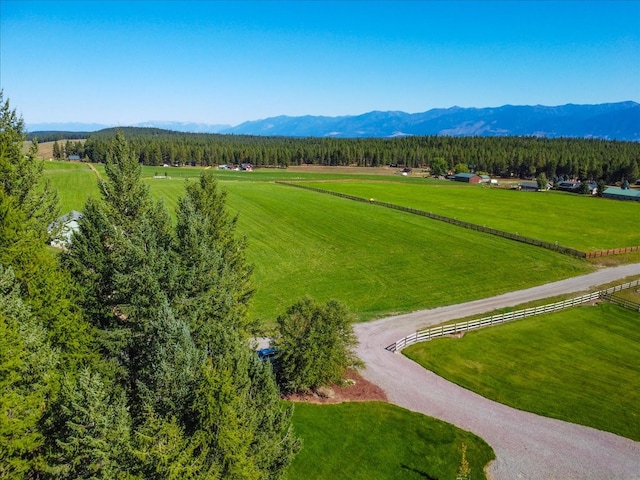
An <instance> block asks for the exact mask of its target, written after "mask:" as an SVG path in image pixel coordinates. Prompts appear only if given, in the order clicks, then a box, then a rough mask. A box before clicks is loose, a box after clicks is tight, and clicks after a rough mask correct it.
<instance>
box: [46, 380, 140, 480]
mask: <svg viewBox="0 0 640 480" xmlns="http://www.w3.org/2000/svg"><path fill="white" fill-rule="evenodd" d="M114 387H115V386H114V385H113V384H111V383H110V382H105V381H104V379H103V378H102V376H101V375H100V374H98V373H91V371H90V370H89V369H84V370H82V371H81V372H80V373H79V375H78V376H77V377H74V376H73V375H71V374H68V375H66V376H65V378H64V381H63V383H62V388H61V391H60V394H59V395H58V398H57V399H56V401H55V403H54V405H53V406H52V407H51V408H50V409H49V414H48V418H47V420H46V425H47V432H48V441H49V443H48V452H47V460H48V462H49V467H48V468H47V471H46V473H48V474H50V475H51V476H52V477H53V478H56V479H65V478H68V479H77V478H86V479H105V480H111V479H116V478H130V477H131V475H129V473H128V472H129V471H130V469H131V457H130V455H131V444H130V435H131V428H130V418H129V413H128V411H127V407H126V402H125V397H124V394H123V392H122V391H121V390H119V389H117V388H114Z"/></svg>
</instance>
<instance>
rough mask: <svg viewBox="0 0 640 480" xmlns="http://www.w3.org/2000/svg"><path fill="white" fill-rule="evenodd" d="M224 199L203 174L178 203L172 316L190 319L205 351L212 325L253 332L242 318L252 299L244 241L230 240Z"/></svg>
mask: <svg viewBox="0 0 640 480" xmlns="http://www.w3.org/2000/svg"><path fill="white" fill-rule="evenodd" d="M225 197H226V193H224V192H221V191H220V190H219V189H218V186H217V182H216V180H215V178H214V177H213V175H212V174H211V173H210V172H207V173H203V174H202V175H201V177H200V180H199V182H198V183H188V184H187V186H186V194H185V197H184V198H182V199H180V200H179V203H178V223H177V227H176V237H177V245H176V252H177V254H178V262H179V269H180V270H179V281H178V283H177V284H178V285H179V291H177V292H176V298H175V299H174V302H173V303H174V305H175V308H176V313H177V314H179V315H182V316H185V318H189V322H190V325H191V328H192V331H193V333H194V336H195V338H196V341H197V342H198V344H199V345H200V346H206V345H207V343H208V341H209V337H210V332H208V331H207V329H208V326H210V325H213V324H214V323H217V322H224V323H225V324H227V326H228V327H229V328H233V329H239V331H240V332H242V333H243V334H248V333H251V331H252V329H253V328H254V326H253V325H251V324H249V323H247V315H246V310H247V306H248V304H249V301H250V299H251V297H252V295H253V287H252V284H251V273H252V267H250V266H249V265H248V264H247V261H246V258H245V249H246V243H245V240H244V239H238V238H236V236H235V228H236V222H237V216H236V217H231V216H230V215H229V213H228V212H227V210H226V206H225Z"/></svg>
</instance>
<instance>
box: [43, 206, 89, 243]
mask: <svg viewBox="0 0 640 480" xmlns="http://www.w3.org/2000/svg"><path fill="white" fill-rule="evenodd" d="M81 218H82V214H81V213H80V212H77V211H75V210H73V211H71V212H69V213H67V214H66V215H63V216H61V217H60V218H58V219H57V220H56V221H55V222H52V223H50V224H49V226H48V227H47V231H48V232H49V233H51V232H52V231H53V230H55V229H58V228H59V229H60V231H59V232H58V234H57V236H56V238H54V239H53V240H52V241H51V246H52V247H58V248H66V247H67V246H68V245H69V244H70V243H71V236H72V235H73V232H77V231H78V230H79V229H80V224H79V221H80V219H81Z"/></svg>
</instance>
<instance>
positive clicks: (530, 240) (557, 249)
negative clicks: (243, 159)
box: [276, 180, 640, 258]
mask: <svg viewBox="0 0 640 480" xmlns="http://www.w3.org/2000/svg"><path fill="white" fill-rule="evenodd" d="M276 183H279V184H282V185H289V186H291V187H298V188H302V189H304V190H310V191H313V192H318V193H325V194H327V195H333V196H335V197H341V198H346V199H348V200H354V201H356V202H363V203H375V204H376V205H379V206H381V207H386V208H391V209H393V210H400V211H402V212H407V213H411V214H413V215H420V216H423V217H428V218H431V219H434V220H440V221H441V222H446V223H450V224H452V225H457V226H459V227H464V228H469V229H471V230H477V231H479V232H483V233H488V234H490V235H496V236H498V237H502V238H507V239H509V240H514V241H516V242H522V243H527V244H529V245H535V246H536V247H542V248H546V249H547V250H553V251H554V252H558V253H562V254H564V255H571V256H573V257H579V258H596V257H604V256H607V255H618V254H623V253H630V252H635V251H637V250H640V246H636V247H625V248H614V249H610V250H598V251H597V252H588V253H586V252H582V251H580V250H576V249H574V248H569V247H563V246H562V245H558V244H557V243H549V242H544V241H542V240H537V239H535V238H529V237H524V236H522V235H518V234H517V233H510V232H504V231H502V230H496V229H495V228H489V227H485V226H482V225H477V224H475V223H469V222H464V221H462V220H457V219H455V218H451V217H445V216H443V215H438V214H435V213H431V212H425V211H424V210H417V209H415V208H409V207H403V206H402V205H396V204H393V203H386V202H379V201H377V200H374V199H366V198H362V197H356V196H354V195H349V194H347V193H340V192H332V191H330V190H323V189H322V188H317V187H310V186H308V185H303V184H300V183H292V182H288V181H282V180H278V181H276Z"/></svg>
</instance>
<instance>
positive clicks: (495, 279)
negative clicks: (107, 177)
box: [47, 165, 593, 326]
mask: <svg viewBox="0 0 640 480" xmlns="http://www.w3.org/2000/svg"><path fill="white" fill-rule="evenodd" d="M80 166H81V165H80ZM85 168H86V167H85ZM96 168H97V169H98V171H99V172H101V174H104V167H103V166H101V165H97V166H96ZM200 171H201V170H200V169H197V168H171V169H167V168H162V167H146V168H145V169H144V179H145V182H147V183H148V184H149V186H150V190H151V193H152V195H154V196H155V197H156V198H162V199H163V200H164V201H165V203H166V205H167V206H168V207H169V208H170V209H172V210H173V209H174V208H175V205H176V202H177V199H178V197H179V196H181V195H182V193H183V191H184V181H185V179H187V178H188V179H190V180H193V181H196V180H197V178H198V176H199V174H200ZM47 172H50V171H49V170H48V171H47ZM165 172H166V173H167V175H168V177H167V178H165V177H164V174H165ZM87 175H89V176H87ZM216 175H217V178H218V179H219V182H220V186H221V188H222V189H224V190H225V191H227V192H228V206H229V209H230V210H231V211H232V212H237V213H239V223H238V231H239V233H241V234H243V235H245V236H246V238H247V240H248V245H249V247H248V257H249V261H250V262H251V263H252V264H253V265H254V266H255V276H254V280H255V284H256V295H255V297H254V302H253V306H252V310H251V314H252V315H253V316H254V317H256V318H260V319H262V320H263V321H264V324H265V325H267V326H268V325H273V322H274V320H275V318H276V317H277V316H278V315H280V314H282V313H283V312H284V311H285V310H286V308H287V307H289V306H290V305H291V304H293V303H294V302H295V301H297V300H298V299H299V298H301V297H303V296H304V295H311V296H313V297H315V298H316V299H317V300H318V301H326V300H329V299H337V300H340V301H342V302H344V303H345V304H346V305H347V306H348V308H349V309H350V310H351V311H352V312H353V313H354V314H355V315H356V316H357V318H358V319H359V320H368V319H372V318H377V317H381V316H385V315H389V314H393V313H401V312H408V311H413V310H417V309H421V308H430V307H435V306H439V305H445V304H452V303H457V302H463V301H468V300H473V299H478V298H482V297H485V296H490V295H496V294H499V293H504V292H507V291H510V290H514V289H518V288H525V287H530V286H533V285H537V284H541V283H545V282H548V281H553V280H558V279H561V278H567V277H570V276H574V275H579V274H581V273H586V272H588V271H590V270H591V269H592V268H593V267H592V266H590V265H589V264H588V263H587V262H584V261H582V260H578V259H575V258H571V257H567V256H563V255H559V254H556V253H554V252H549V251H547V250H544V249H540V248H537V247H532V246H528V245H524V244H520V243H517V242H510V241H507V240H504V239H501V238H498V237H494V236H491V235H484V234H480V233H478V232H473V231H471V230H467V229H461V228H459V227H455V226H452V225H448V224H446V223H443V222H437V221H433V220H430V219H427V218H423V217H418V216H415V215H408V214H405V213H402V212H398V211H393V210H389V209H384V208H380V207H377V206H375V205H369V204H364V203H359V202H353V201H349V200H344V199H340V198H337V197H333V196H329V195H322V194H319V193H315V192H310V191H305V190H301V189H297V188H293V187H289V186H285V185H279V184H275V183H273V180H274V179H282V178H287V172H286V171H282V170H275V169H274V170H264V171H260V172H251V173H248V172H232V171H227V172H219V171H216ZM48 176H49V174H48ZM56 176H57V174H56ZM69 176H70V177H73V179H71V180H67V183H66V184H64V187H63V188H62V189H61V190H60V192H61V197H62V198H63V199H65V204H67V205H69V204H71V203H73V207H72V208H75V209H78V210H81V209H82V206H83V205H84V201H81V202H80V198H81V197H82V195H85V196H86V195H88V194H89V193H92V194H94V193H97V187H96V179H95V176H93V177H92V176H91V174H90V173H89V174H87V173H86V172H85V171H84V170H83V169H79V170H77V171H76V170H73V171H71V172H70V173H69ZM154 176H161V177H162V178H153V177H154ZM293 176H294V177H297V176H299V174H298V173H295V174H293ZM309 176H315V178H319V179H323V178H326V177H327V175H326V174H308V177H309ZM328 176H329V177H333V176H334V175H328ZM289 178H291V175H290V176H289ZM343 178H347V179H349V178H351V179H353V178H354V177H353V176H346V177H343ZM358 178H362V176H359V177H358ZM56 181H57V182H62V179H61V178H59V179H56Z"/></svg>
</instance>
